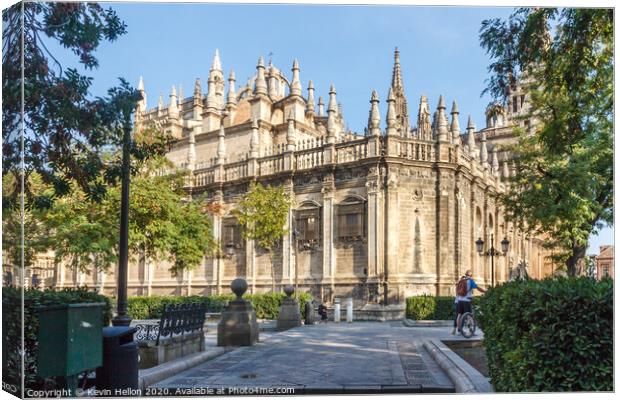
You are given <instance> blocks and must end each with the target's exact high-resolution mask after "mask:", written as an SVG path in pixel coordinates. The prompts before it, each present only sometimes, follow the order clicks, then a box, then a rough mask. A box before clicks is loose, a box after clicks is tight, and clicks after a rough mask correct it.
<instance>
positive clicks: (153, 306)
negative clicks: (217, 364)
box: [127, 293, 312, 319]
mask: <svg viewBox="0 0 620 400" xmlns="http://www.w3.org/2000/svg"><path fill="white" fill-rule="evenodd" d="M243 297H244V298H245V299H246V300H249V301H250V302H251V303H252V306H253V307H254V311H255V312H256V317H257V318H262V319H277V318H278V314H279V311H280V305H282V300H283V299H284V298H285V297H286V295H285V294H284V293H258V294H246V295H245V296H243ZM234 298H235V295H234V294H225V295H211V296H134V297H129V298H128V300H127V313H128V314H129V315H130V316H131V318H132V319H158V318H161V313H162V311H163V309H164V307H165V306H166V305H168V304H175V305H176V304H187V303H199V304H205V305H206V306H207V310H208V311H209V312H222V311H224V309H225V307H226V306H227V305H228V302H229V301H230V300H233V299H234ZM310 301H312V296H311V295H310V294H309V293H300V294H299V308H300V310H301V313H302V316H303V317H304V318H305V306H306V303H307V302H310Z"/></svg>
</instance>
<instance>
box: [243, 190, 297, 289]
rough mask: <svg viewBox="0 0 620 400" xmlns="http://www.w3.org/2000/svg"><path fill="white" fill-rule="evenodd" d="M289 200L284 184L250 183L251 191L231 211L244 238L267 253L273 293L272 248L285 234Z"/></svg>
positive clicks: (275, 246) (273, 267) (286, 231)
mask: <svg viewBox="0 0 620 400" xmlns="http://www.w3.org/2000/svg"><path fill="white" fill-rule="evenodd" d="M291 205H292V199H291V197H290V196H289V195H287V194H286V192H285V191H284V187H274V186H271V185H268V186H263V185H262V184H260V183H253V184H252V185H251V186H250V190H249V191H248V192H247V193H246V194H245V195H244V196H243V198H242V199H241V200H240V201H239V204H238V208H236V209H234V210H233V214H234V215H235V217H236V218H237V221H239V225H241V234H242V236H243V238H244V239H253V240H255V241H256V243H257V244H258V245H259V246H260V247H262V248H264V249H266V250H267V251H268V252H269V258H270V261H271V279H272V281H271V282H272V283H271V288H272V291H274V292H275V285H276V284H275V266H274V258H275V254H274V252H275V249H276V248H277V247H278V245H279V244H280V241H281V240H282V237H283V236H284V235H286V234H287V233H288V230H287V229H285V228H284V227H285V225H286V220H287V217H288V213H289V210H290V208H291Z"/></svg>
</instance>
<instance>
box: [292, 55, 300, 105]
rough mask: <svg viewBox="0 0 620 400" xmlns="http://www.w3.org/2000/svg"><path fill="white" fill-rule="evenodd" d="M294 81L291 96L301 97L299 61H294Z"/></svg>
mask: <svg viewBox="0 0 620 400" xmlns="http://www.w3.org/2000/svg"><path fill="white" fill-rule="evenodd" d="M292 71H293V80H292V82H291V95H295V96H301V82H300V81H299V61H297V59H295V60H294V61H293V68H292Z"/></svg>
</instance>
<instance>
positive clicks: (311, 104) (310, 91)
mask: <svg viewBox="0 0 620 400" xmlns="http://www.w3.org/2000/svg"><path fill="white" fill-rule="evenodd" d="M306 112H307V113H309V114H314V84H313V83H312V80H310V81H309V82H308V102H307V103H306Z"/></svg>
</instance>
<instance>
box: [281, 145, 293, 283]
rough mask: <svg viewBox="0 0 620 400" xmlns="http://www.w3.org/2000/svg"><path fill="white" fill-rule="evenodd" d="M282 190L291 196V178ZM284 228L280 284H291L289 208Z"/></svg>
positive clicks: (291, 216)
mask: <svg viewBox="0 0 620 400" xmlns="http://www.w3.org/2000/svg"><path fill="white" fill-rule="evenodd" d="M290 154H292V153H290ZM284 192H285V193H286V194H287V195H288V196H293V182H292V180H291V179H286V181H285V182H284ZM284 229H286V230H287V231H288V233H287V234H286V235H284V237H283V238H282V278H281V282H280V285H283V284H284V283H285V282H286V283H288V284H291V283H292V282H293V281H292V280H293V276H294V275H293V273H294V272H293V264H294V259H295V257H294V256H293V247H292V246H293V240H291V238H292V235H293V211H292V210H291V209H290V208H289V210H288V214H287V217H286V224H285V225H284Z"/></svg>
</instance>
